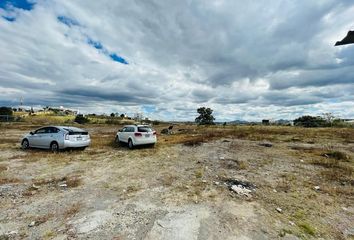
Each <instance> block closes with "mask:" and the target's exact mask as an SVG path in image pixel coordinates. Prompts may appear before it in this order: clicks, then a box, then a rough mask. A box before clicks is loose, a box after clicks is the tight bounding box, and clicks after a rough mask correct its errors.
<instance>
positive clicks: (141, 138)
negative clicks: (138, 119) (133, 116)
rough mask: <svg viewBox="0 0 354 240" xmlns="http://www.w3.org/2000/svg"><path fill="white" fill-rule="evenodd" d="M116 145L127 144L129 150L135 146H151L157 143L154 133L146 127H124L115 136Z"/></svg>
mask: <svg viewBox="0 0 354 240" xmlns="http://www.w3.org/2000/svg"><path fill="white" fill-rule="evenodd" d="M116 142H117V143H121V142H124V143H127V144H128V147H129V148H130V149H132V148H134V146H137V145H147V144H148V145H152V146H154V145H155V143H156V142H157V138H156V131H154V130H153V129H152V128H151V127H150V126H147V125H125V126H124V127H123V128H122V129H121V130H119V131H118V132H117V135H116Z"/></svg>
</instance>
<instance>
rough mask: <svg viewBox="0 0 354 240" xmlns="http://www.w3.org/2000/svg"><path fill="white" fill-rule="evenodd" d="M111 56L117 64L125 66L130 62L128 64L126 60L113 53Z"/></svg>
mask: <svg viewBox="0 0 354 240" xmlns="http://www.w3.org/2000/svg"><path fill="white" fill-rule="evenodd" d="M109 56H110V57H111V59H112V60H113V61H115V62H119V63H123V64H128V62H127V61H126V60H125V59H124V58H122V57H120V56H118V55H117V54H115V53H111V54H109Z"/></svg>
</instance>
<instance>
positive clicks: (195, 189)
mask: <svg viewBox="0 0 354 240" xmlns="http://www.w3.org/2000/svg"><path fill="white" fill-rule="evenodd" d="M28 130H31V129H28ZM28 130H27V129H26V128H25V127H23V129H22V128H15V127H13V126H11V127H4V126H2V128H1V137H0V138H1V139H0V150H1V153H0V181H1V182H0V213H1V214H0V239H151V240H153V239H154V240H155V239H198V240H199V239H319V238H322V239H353V236H354V224H353V223H354V204H353V203H354V201H353V200H354V197H353V196H354V194H353V184H354V181H353V174H352V172H350V173H349V175H348V174H347V175H346V177H345V178H342V177H340V178H338V179H335V180H333V181H329V180H328V179H327V178H326V177H327V175H325V173H326V172H325V171H327V170H328V168H327V167H325V166H322V165H319V164H314V163H315V162H316V161H315V160H321V159H325V158H326V157H324V156H322V155H321V154H322V152H323V151H327V150H328V146H327V145H324V144H323V142H321V141H316V140H315V141H313V142H311V143H307V142H303V141H302V140H298V139H295V140H294V141H283V140H274V141H273V142H271V145H272V146H270V145H267V144H265V145H266V146H264V144H262V143H265V142H264V141H263V140H250V139H241V138H238V137H233V136H225V137H219V138H217V139H214V140H211V141H207V142H204V143H200V144H196V145H195V146H186V145H185V144H183V143H174V142H176V141H175V139H174V138H175V135H169V136H162V137H160V138H159V144H158V145H157V146H156V147H155V148H139V149H135V150H132V151H131V150H128V149H127V148H126V147H125V146H116V145H114V144H113V143H112V140H113V139H114V131H115V130H116V128H112V127H109V126H102V127H100V126H90V127H89V130H90V133H91V135H92V138H93V144H92V146H91V147H90V148H88V149H86V150H85V151H65V152H60V153H58V154H53V153H50V152H48V151H43V150H28V151H23V150H21V149H20V148H19V139H20V138H21V135H22V134H24V133H26V132H28ZM181 134H182V133H181ZM183 134H188V133H183ZM189 134H195V133H194V132H192V133H189ZM176 135H177V132H176ZM289 137H290V136H289ZM101 139H103V140H101ZM331 148H333V149H336V150H340V151H342V152H344V153H346V154H347V156H348V161H345V163H343V164H346V165H345V166H346V168H343V169H347V171H352V168H351V167H352V166H353V161H352V159H353V157H354V156H353V150H354V144H353V143H350V142H349V143H348V142H343V141H341V140H333V142H331ZM343 166H344V165H343ZM341 169H342V168H341ZM348 169H349V170H348ZM230 180H239V181H243V182H248V183H250V184H252V185H253V186H254V189H253V190H252V191H251V192H250V193H248V194H247V195H242V194H237V193H235V192H233V191H232V190H230V187H229V186H227V185H226V183H228V182H229V181H230Z"/></svg>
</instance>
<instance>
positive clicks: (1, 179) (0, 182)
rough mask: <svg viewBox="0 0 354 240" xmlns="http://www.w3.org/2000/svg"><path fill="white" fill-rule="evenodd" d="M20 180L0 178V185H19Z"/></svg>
mask: <svg viewBox="0 0 354 240" xmlns="http://www.w3.org/2000/svg"><path fill="white" fill-rule="evenodd" d="M19 182H20V180H19V179H17V178H6V177H3V178H0V185H4V184H11V183H19Z"/></svg>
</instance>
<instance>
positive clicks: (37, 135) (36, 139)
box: [29, 128, 46, 147]
mask: <svg viewBox="0 0 354 240" xmlns="http://www.w3.org/2000/svg"><path fill="white" fill-rule="evenodd" d="M45 131H46V129H45V128H40V129H38V130H36V131H35V132H34V133H33V135H31V136H30V138H29V142H30V145H31V147H40V144H41V139H42V137H43V134H44V133H45Z"/></svg>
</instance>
